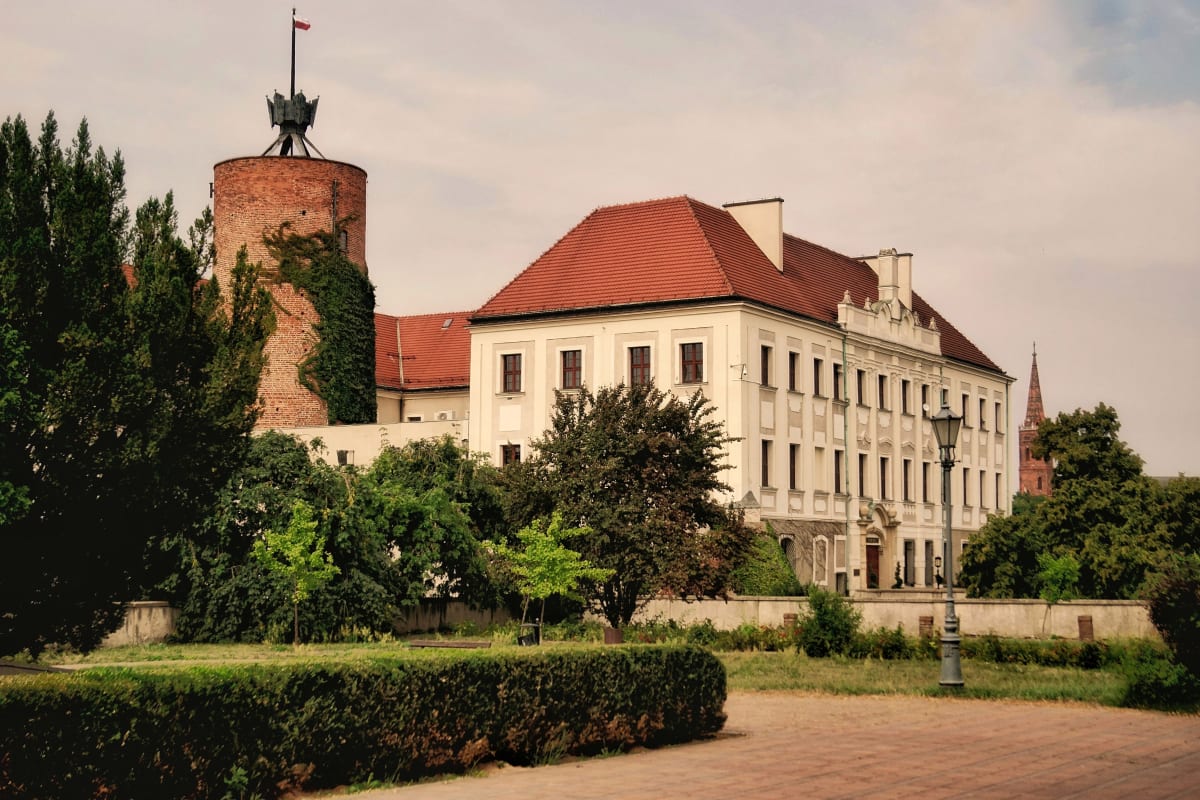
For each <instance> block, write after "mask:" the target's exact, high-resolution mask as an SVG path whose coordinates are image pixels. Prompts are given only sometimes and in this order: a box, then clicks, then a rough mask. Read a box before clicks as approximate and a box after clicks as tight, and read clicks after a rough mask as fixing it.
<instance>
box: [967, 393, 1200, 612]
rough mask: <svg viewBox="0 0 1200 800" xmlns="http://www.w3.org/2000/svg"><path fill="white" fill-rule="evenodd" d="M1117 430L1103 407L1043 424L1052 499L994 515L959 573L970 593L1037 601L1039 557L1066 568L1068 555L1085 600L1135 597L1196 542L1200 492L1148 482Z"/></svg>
mask: <svg viewBox="0 0 1200 800" xmlns="http://www.w3.org/2000/svg"><path fill="white" fill-rule="evenodd" d="M1119 432H1120V423H1119V421H1118V420H1117V415H1116V412H1115V411H1114V410H1113V409H1112V408H1110V407H1109V406H1106V405H1104V404H1100V405H1099V406H1097V407H1096V409H1095V410H1094V411H1082V410H1077V411H1074V412H1071V413H1063V414H1059V415H1058V417H1057V418H1056V419H1054V420H1046V421H1044V422H1043V423H1042V425H1041V427H1040V428H1039V430H1038V436H1037V438H1036V439H1035V440H1034V444H1033V453H1034V455H1035V456H1037V457H1039V458H1041V457H1050V458H1052V459H1054V462H1055V471H1054V483H1053V488H1054V491H1053V494H1052V496H1051V497H1049V498H1046V499H1044V500H1042V501H1040V502H1036V503H1034V502H1031V501H1029V499H1028V498H1025V497H1023V496H1022V495H1018V496H1017V499H1016V501H1015V502H1014V508H1013V513H1012V515H1011V516H1008V517H993V518H992V519H990V520H989V521H988V523H987V524H986V525H984V526H983V528H981V529H980V531H979V533H978V534H976V535H974V536H972V537H971V546H970V547H969V548H967V551H966V553H965V554H964V556H963V574H962V582H963V586H964V587H965V588H966V590H967V593H968V594H969V595H971V596H975V597H1038V596H1039V595H1040V593H1041V591H1042V588H1043V586H1044V584H1043V583H1042V582H1041V581H1040V580H1039V573H1040V571H1041V570H1042V569H1043V566H1044V564H1040V563H1039V558H1043V559H1044V558H1052V559H1056V560H1058V563H1059V565H1060V566H1061V565H1063V564H1065V563H1066V562H1064V561H1062V559H1067V558H1069V559H1071V560H1073V561H1074V562H1075V564H1077V566H1078V584H1077V590H1078V594H1079V595H1080V596H1083V597H1101V598H1134V597H1137V596H1138V595H1139V593H1140V592H1141V590H1142V588H1143V586H1144V585H1145V583H1146V580H1147V578H1148V576H1150V575H1151V574H1152V573H1153V572H1154V571H1155V570H1156V569H1157V568H1158V565H1160V564H1161V563H1162V562H1163V561H1164V559H1165V558H1166V557H1167V556H1168V554H1169V553H1171V552H1172V551H1173V550H1176V549H1178V548H1180V547H1184V548H1191V547H1193V546H1194V545H1193V544H1190V543H1191V542H1193V541H1194V538H1195V533H1196V526H1195V522H1194V521H1192V520H1193V518H1194V516H1195V513H1196V512H1200V505H1198V504H1197V500H1198V499H1200V489H1197V488H1196V486H1194V485H1193V484H1192V483H1190V482H1187V481H1185V482H1183V483H1180V484H1178V485H1177V486H1175V487H1173V488H1172V487H1171V486H1168V488H1167V489H1164V488H1163V487H1160V486H1159V485H1158V484H1157V483H1156V482H1155V481H1152V480H1150V479H1149V478H1146V477H1144V476H1143V475H1142V474H1141V465H1142V461H1141V459H1140V458H1139V457H1138V456H1137V455H1136V454H1135V453H1134V452H1133V451H1132V450H1130V449H1129V447H1128V446H1127V445H1126V444H1125V443H1124V442H1122V441H1121V440H1120V438H1119V436H1118V434H1119ZM1174 483H1175V482H1172V484H1174ZM1198 483H1200V482H1198ZM1189 509H1191V511H1189ZM1047 563H1048V562H1047ZM1060 577H1061V576H1060Z"/></svg>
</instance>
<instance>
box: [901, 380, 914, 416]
mask: <svg viewBox="0 0 1200 800" xmlns="http://www.w3.org/2000/svg"><path fill="white" fill-rule="evenodd" d="M911 394H912V382H911V381H909V380H908V379H907V378H905V379H903V380H901V381H900V413H902V414H911V413H912V401H911V399H910V397H909V395H911Z"/></svg>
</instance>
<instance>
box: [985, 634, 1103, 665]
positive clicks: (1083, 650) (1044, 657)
mask: <svg viewBox="0 0 1200 800" xmlns="http://www.w3.org/2000/svg"><path fill="white" fill-rule="evenodd" d="M1121 652H1122V651H1121V650H1120V649H1118V650H1115V651H1113V650H1111V649H1110V647H1109V645H1108V644H1107V643H1105V642H1079V641H1076V640H1074V639H1049V640H1045V639H1001V638H1000V637H999V636H996V635H995V634H987V635H986V636H970V637H965V638H964V639H963V640H962V655H963V657H964V658H973V659H976V660H979V661H990V662H993V663H995V664H1036V665H1038V666H1042V667H1074V668H1076V669H1100V668H1101V667H1105V666H1109V665H1111V664H1115V663H1119V662H1120V661H1121V660H1122V657H1121V655H1120V653H1121Z"/></svg>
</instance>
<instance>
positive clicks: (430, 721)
mask: <svg viewBox="0 0 1200 800" xmlns="http://www.w3.org/2000/svg"><path fill="white" fill-rule="evenodd" d="M725 691H726V690H725V669H724V667H723V666H722V664H721V663H720V661H718V660H717V659H716V658H715V657H714V656H713V655H712V654H711V653H708V652H707V651H705V650H703V649H701V648H698V647H687V646H666V647H622V648H603V649H601V648H595V649H570V650H562V651H558V652H555V651H540V650H539V651H535V652H521V653H519V654H507V653H470V654H466V655H461V656H458V657H453V658H447V657H441V658H430V657H425V658H422V657H415V658H405V659H399V658H392V659H387V660H378V661H363V662H353V663H316V664H288V665H283V664H281V665H269V666H224V667H203V668H201V667H193V668H189V669H186V670H178V671H164V672H156V671H136V670H130V669H106V670H90V671H86V672H80V673H75V674H70V675H44V676H37V677H31V678H17V679H8V680H6V681H5V682H3V683H0V796H4V797H99V796H103V797H110V796H112V797H179V798H191V797H213V796H220V795H222V794H224V793H225V792H226V791H227V790H229V789H234V788H236V789H237V790H239V791H244V792H246V793H258V794H261V795H263V796H265V797H276V796H278V795H280V794H282V793H284V792H287V791H291V790H295V789H298V788H301V787H303V788H304V789H317V788H325V787H332V786H337V785H341V784H346V783H354V782H361V781H366V780H370V779H376V780H380V779H382V780H402V779H411V778H415V777H419V776H422V775H428V774H434V773H442V772H455V771H460V770H463V769H467V768H469V767H470V766H472V765H473V764H476V763H478V762H481V761H485V760H489V759H494V758H498V759H503V760H505V761H509V762H512V763H519V764H527V763H536V762H539V761H543V760H547V759H551V758H554V757H556V756H559V755H562V754H567V753H572V754H575V753H578V754H588V753H596V752H599V751H601V750H603V749H617V748H627V747H630V746H633V745H662V744H669V743H674V742H682V741H687V740H690V739H693V738H696V737H698V736H704V735H707V734H711V733H714V732H716V731H717V730H719V729H720V728H721V726H722V725H723V724H724V721H725V714H724V711H723V710H722V709H723V706H724V703H725Z"/></svg>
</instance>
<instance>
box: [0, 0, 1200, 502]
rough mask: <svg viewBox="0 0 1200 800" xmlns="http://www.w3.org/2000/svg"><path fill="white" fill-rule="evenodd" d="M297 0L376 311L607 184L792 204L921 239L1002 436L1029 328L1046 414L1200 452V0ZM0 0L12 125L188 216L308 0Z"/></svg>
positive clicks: (873, 237)
mask: <svg viewBox="0 0 1200 800" xmlns="http://www.w3.org/2000/svg"><path fill="white" fill-rule="evenodd" d="M299 2H300V5H299V7H298V10H297V13H298V15H300V16H302V17H306V18H307V19H308V20H309V21H310V22H311V23H312V28H311V29H310V30H308V31H301V32H299V33H298V35H297V67H296V72H297V77H296V86H297V89H298V90H302V91H304V92H305V94H306V95H308V97H309V98H310V99H311V98H312V97H315V96H319V97H320V100H321V102H320V106H319V112H318V114H317V121H316V125H315V126H314V127H313V128H312V129H311V130H310V132H309V138H310V139H311V141H313V142H314V143H315V144H316V146H317V147H318V148H320V150H321V152H323V153H324V154H325V155H326V156H327V157H329V158H333V159H336V160H340V161H347V162H350V163H353V164H356V165H358V166H360V167H362V168H363V169H365V170H366V171H367V173H368V176H369V177H368V196H367V204H368V206H367V262H368V265H369V270H370V276H371V279H372V281H373V282H374V283H375V286H376V289H377V298H378V310H379V311H383V312H386V313H389V314H418V313H431V312H451V311H465V310H470V309H473V308H476V307H478V306H480V305H482V304H483V303H484V302H485V301H486V300H487V299H488V298H489V297H490V296H491V295H492V294H493V293H495V292H496V291H498V290H499V289H500V288H501V287H502V286H503V285H504V284H505V283H506V282H507V281H508V280H510V279H511V278H512V277H513V276H514V275H516V274H517V272H519V271H520V270H521V269H523V268H524V267H526V266H527V265H528V264H529V263H531V262H532V261H533V260H535V259H536V258H537V257H538V256H539V255H540V254H541V253H543V252H544V251H545V250H546V249H547V248H549V247H550V246H551V245H553V244H554V242H555V241H557V240H558V239H559V238H560V237H561V236H562V235H563V234H565V233H566V232H567V231H568V230H569V229H570V228H571V227H572V226H574V225H575V224H576V223H577V222H578V221H579V220H581V219H582V218H583V217H584V216H586V215H587V214H588V213H589V212H590V211H592V210H593V209H595V208H597V207H600V206H605V205H610V204H614V203H626V202H634V201H638V200H647V199H652V198H658V197H670V196H676V195H681V194H686V195H690V196H692V197H694V198H696V199H698V200H701V201H703V202H706V203H709V204H712V205H718V206H719V205H720V204H722V203H727V202H735V201H740V200H750V199H757V198H762V197H782V198H784V227H785V229H786V230H787V231H788V232H789V233H792V234H795V235H797V236H800V237H802V238H805V239H808V240H809V241H813V242H816V243H818V244H822V245H824V246H826V247H830V248H832V249H834V250H837V251H838V252H842V253H845V254H847V255H851V256H856V255H863V254H869V253H875V252H878V250H879V249H880V248H884V247H895V248H897V249H899V250H900V251H901V252H911V253H913V254H914V257H913V284H914V288H915V289H916V291H917V292H919V293H920V294H921V295H922V296H924V297H925V299H926V300H928V301H929V302H930V303H931V304H932V305H933V306H934V307H935V308H937V309H938V310H939V311H940V312H941V313H942V314H944V315H945V316H946V317H947V318H949V319H950V320H951V321H952V322H954V323H955V325H956V326H957V327H958V328H960V329H961V330H962V331H964V332H965V333H966V335H967V336H968V337H969V338H971V339H972V341H974V342H975V343H976V344H977V345H978V346H979V347H980V348H981V349H982V350H983V351H984V352H985V353H987V354H988V355H989V356H990V357H991V358H992V359H993V360H994V361H996V362H997V363H998V364H1000V365H1001V367H1003V368H1004V370H1005V371H1006V372H1007V373H1008V374H1009V375H1011V376H1012V377H1013V378H1015V379H1016V382H1015V383H1014V385H1013V393H1012V405H1011V416H1012V420H1013V426H1014V428H1015V426H1016V425H1017V424H1019V422H1020V421H1021V419H1022V418H1023V417H1024V414H1025V397H1026V394H1027V391H1028V378H1029V369H1030V355H1031V352H1032V348H1033V343H1034V341H1036V342H1037V353H1038V365H1039V371H1040V376H1041V385H1042V391H1043V397H1044V399H1045V403H1046V408H1047V412H1048V413H1051V414H1054V413H1057V412H1059V411H1070V410H1073V409H1075V408H1087V409H1090V408H1093V407H1095V406H1096V404H1098V403H1100V402H1104V403H1107V404H1109V405H1111V406H1113V407H1115V408H1116V410H1117V412H1118V414H1119V415H1120V419H1121V422H1122V437H1123V438H1124V439H1125V441H1126V442H1127V443H1128V444H1129V445H1130V446H1131V447H1132V448H1133V449H1134V450H1135V451H1136V452H1138V453H1139V454H1140V455H1141V456H1142V457H1143V458H1144V459H1145V461H1146V471H1147V472H1148V473H1150V474H1153V475H1174V474H1177V473H1180V472H1183V473H1186V474H1189V475H1197V474H1200V424H1198V422H1197V419H1196V417H1197V416H1198V414H1197V412H1198V411H1200V314H1198V313H1197V309H1196V306H1197V304H1198V302H1200V0H1159V1H1155V0H1143V1H1142V2H1137V1H1136V0H1129V1H1128V2H1126V1H1125V0H1099V1H1098V2H1084V0H1063V1H1062V2H1052V1H1051V0H1040V1H1038V2H994V3H992V2H936V1H931V2H924V1H923V0H905V1H904V2H888V1H887V0H879V1H877V2H837V3H834V2H825V3H818V2H805V1H803V0H786V1H785V0H738V1H737V2H732V1H730V2H711V1H710V0H657V1H656V0H642V1H641V2H631V1H629V0H608V2H603V3H595V2H590V3H585V2H566V1H565V0H559V1H558V2H550V1H548V0H541V1H539V0H529V1H524V0H511V1H509V2H486V1H485V0H473V1H472V2H456V1H455V0H439V2H434V3H430V2H427V1H426V2H408V0H397V1H395V2H366V1H363V2H353V1H352V0H343V1H342V2H314V1H313V0H299ZM6 6H7V7H6V8H5V11H4V20H5V22H4V25H3V26H2V27H0V117H10V116H15V115H17V114H21V115H23V116H25V118H26V119H27V120H29V121H31V123H33V124H35V125H37V124H40V122H41V120H42V119H44V117H45V115H46V113H47V111H49V110H50V109H53V110H54V112H55V114H56V116H57V118H58V121H59V126H60V130H61V131H62V134H63V139H64V143H65V141H66V140H67V139H69V137H70V135H71V134H72V133H73V131H74V130H75V128H76V126H77V125H78V122H79V120H80V119H82V118H84V117H86V118H87V120H88V124H89V126H90V130H91V134H92V138H93V140H94V141H95V142H97V143H99V144H101V145H103V146H104V147H105V148H106V150H107V151H108V152H110V153H111V152H112V151H114V150H117V149H119V150H120V151H121V153H122V154H123V156H124V158H125V162H126V166H127V170H128V175H127V187H128V190H129V201H130V204H131V205H132V206H136V205H138V204H140V203H141V202H142V201H143V200H145V199H146V198H147V197H150V196H162V195H163V194H165V193H166V192H167V191H174V193H175V199H176V205H177V207H178V208H179V209H180V215H181V219H182V223H183V224H182V227H186V226H187V223H188V222H189V221H190V220H192V219H193V218H195V217H196V216H197V215H198V214H199V213H200V212H201V211H202V209H203V208H204V206H205V205H207V204H208V202H209V199H208V190H209V182H210V181H211V180H212V175H213V172H212V168H213V165H214V164H215V163H217V162H218V161H222V160H224V159H227V158H233V157H238V156H247V155H259V154H261V153H262V152H263V151H264V150H265V149H266V148H267V146H268V145H269V144H270V143H271V142H272V141H273V140H274V138H275V134H274V133H273V132H272V129H271V128H270V126H269V120H268V117H267V111H266V103H265V102H264V97H265V96H266V95H269V94H272V93H273V92H274V91H276V90H278V91H280V92H282V93H284V94H286V93H287V91H288V69H289V58H290V42H291V39H290V32H291V24H290V23H291V19H290V16H291V4H290V3H286V4H285V3H280V2H259V1H257V0H240V2H228V1H227V0H208V1H207V2H203V3H199V2H182V1H181V2H171V3H163V2H160V1H159V2H149V1H148V0H147V1H144V2H143V1H138V2H132V1H131V2H123V1H122V0H111V2H108V3H103V4H101V3H94V2H88V3H84V2H75V3H68V2H57V1H56V0H44V1H43V2H39V3H28V2H16V0H14V1H13V2H10V3H6ZM1014 479H1015V476H1014Z"/></svg>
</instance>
